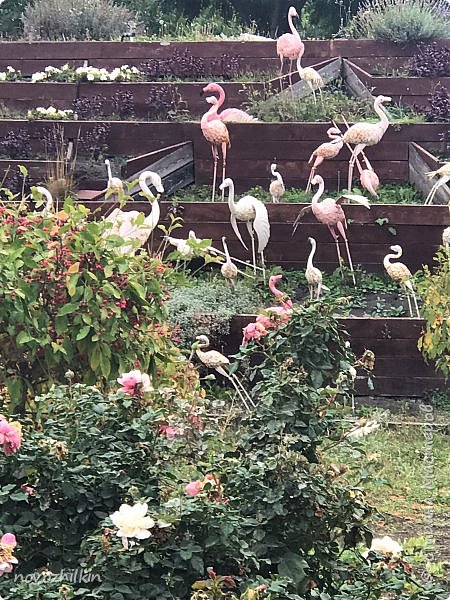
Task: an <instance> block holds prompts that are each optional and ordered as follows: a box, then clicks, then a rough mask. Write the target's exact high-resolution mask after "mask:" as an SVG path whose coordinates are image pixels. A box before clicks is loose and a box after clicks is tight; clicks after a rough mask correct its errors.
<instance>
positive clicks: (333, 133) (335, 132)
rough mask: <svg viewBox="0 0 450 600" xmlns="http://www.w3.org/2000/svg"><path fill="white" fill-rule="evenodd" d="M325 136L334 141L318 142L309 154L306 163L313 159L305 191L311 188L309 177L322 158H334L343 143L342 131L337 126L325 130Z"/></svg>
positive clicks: (312, 175)
mask: <svg viewBox="0 0 450 600" xmlns="http://www.w3.org/2000/svg"><path fill="white" fill-rule="evenodd" d="M327 136H328V137H329V138H330V139H331V140H336V141H335V142H324V143H323V144H320V146H318V147H317V148H316V149H315V150H314V152H313V153H312V154H311V156H310V159H309V160H308V164H311V163H312V161H313V160H314V163H313V166H312V167H311V171H310V173H309V178H308V184H307V186H306V191H307V192H309V190H310V189H311V179H312V178H313V177H314V175H315V174H316V170H317V168H318V167H319V166H320V165H321V164H322V163H323V161H324V160H328V159H329V158H334V157H335V156H337V155H338V154H339V152H340V151H341V150H342V147H343V145H344V142H343V141H342V132H341V130H340V129H339V128H338V127H330V128H329V129H328V130H327Z"/></svg>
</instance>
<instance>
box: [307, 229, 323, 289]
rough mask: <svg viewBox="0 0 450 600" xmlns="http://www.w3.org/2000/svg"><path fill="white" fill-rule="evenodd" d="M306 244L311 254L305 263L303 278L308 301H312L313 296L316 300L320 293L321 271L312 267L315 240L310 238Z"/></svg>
mask: <svg viewBox="0 0 450 600" xmlns="http://www.w3.org/2000/svg"><path fill="white" fill-rule="evenodd" d="M308 242H309V243H310V244H311V252H310V253H309V256H308V262H307V263H306V271H305V277H306V281H307V282H308V287H309V297H310V299H311V300H313V299H314V296H315V297H316V299H317V300H318V299H319V298H320V292H321V291H322V271H321V270H320V269H318V268H317V267H315V266H314V265H313V258H314V254H315V253H316V247H317V244H316V240H315V239H314V238H312V237H310V238H308Z"/></svg>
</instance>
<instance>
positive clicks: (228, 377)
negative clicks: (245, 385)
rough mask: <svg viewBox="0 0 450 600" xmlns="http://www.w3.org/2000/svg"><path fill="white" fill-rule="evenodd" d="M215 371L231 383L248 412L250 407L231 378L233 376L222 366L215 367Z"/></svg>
mask: <svg viewBox="0 0 450 600" xmlns="http://www.w3.org/2000/svg"><path fill="white" fill-rule="evenodd" d="M216 371H217V372H218V373H220V375H222V376H223V377H226V378H227V379H228V381H229V382H230V383H231V385H232V386H233V387H234V389H235V390H236V393H237V395H238V396H239V398H240V400H241V402H242V404H243V405H244V406H245V408H246V410H247V411H248V412H250V407H249V405H248V404H247V400H246V398H245V396H244V395H243V394H242V392H241V390H240V389H239V386H238V385H237V383H236V381H235V380H234V379H233V376H232V375H230V373H228V371H227V370H226V369H224V368H222V367H216Z"/></svg>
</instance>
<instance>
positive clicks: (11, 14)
mask: <svg viewBox="0 0 450 600" xmlns="http://www.w3.org/2000/svg"><path fill="white" fill-rule="evenodd" d="M29 4H30V0H4V2H2V3H1V4H0V31H1V32H2V34H3V35H4V36H7V37H8V38H11V37H12V38H15V37H17V36H18V35H20V33H21V32H22V18H21V17H22V14H23V11H24V9H25V7H26V6H28V5H29Z"/></svg>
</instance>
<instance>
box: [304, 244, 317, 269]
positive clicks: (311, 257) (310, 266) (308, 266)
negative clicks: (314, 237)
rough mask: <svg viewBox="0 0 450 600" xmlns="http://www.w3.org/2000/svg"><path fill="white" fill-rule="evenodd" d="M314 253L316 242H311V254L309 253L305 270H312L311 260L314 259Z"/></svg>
mask: <svg viewBox="0 0 450 600" xmlns="http://www.w3.org/2000/svg"><path fill="white" fill-rule="evenodd" d="M315 253H316V242H312V244H311V252H310V253H309V256H308V262H307V263H306V268H307V269H312V267H313V258H314V254H315Z"/></svg>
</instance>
